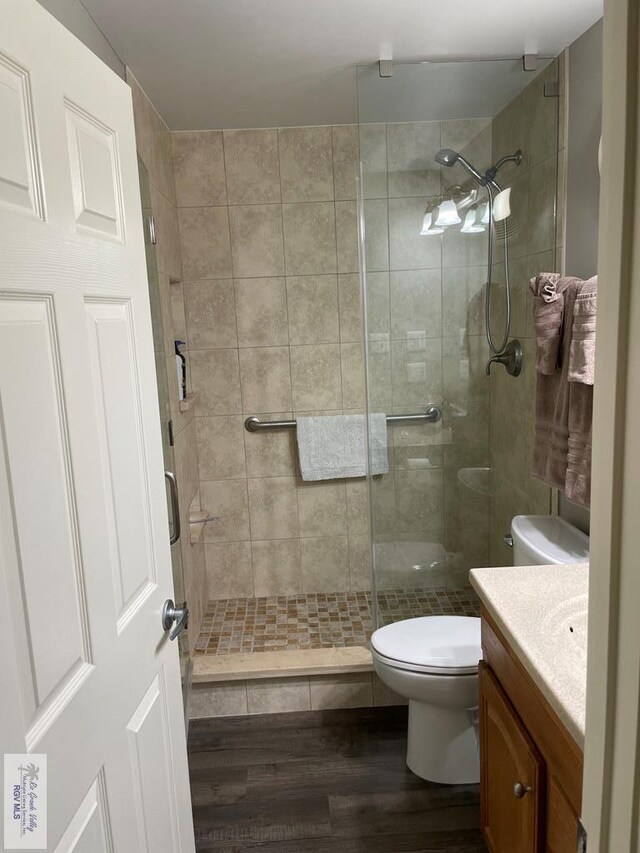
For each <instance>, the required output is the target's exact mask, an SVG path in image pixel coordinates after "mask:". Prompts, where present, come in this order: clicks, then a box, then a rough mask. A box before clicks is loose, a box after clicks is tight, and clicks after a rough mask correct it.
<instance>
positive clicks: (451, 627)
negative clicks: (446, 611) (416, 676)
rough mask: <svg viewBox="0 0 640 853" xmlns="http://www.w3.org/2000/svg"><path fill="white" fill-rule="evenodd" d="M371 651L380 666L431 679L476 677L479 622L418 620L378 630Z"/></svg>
mask: <svg viewBox="0 0 640 853" xmlns="http://www.w3.org/2000/svg"><path fill="white" fill-rule="evenodd" d="M371 650H372V653H373V654H374V656H375V657H377V658H378V659H379V660H380V661H381V662H382V663H386V664H387V665H388V666H391V667H395V668H396V669H405V670H409V671H410V672H424V673H427V674H430V675H449V676H451V675H453V676H460V675H476V674H477V672H478V661H480V660H481V659H482V647H481V639H480V619H478V618H476V617H473V616H419V617H417V618H415V619H404V620H402V621H401V622H393V623H392V624H390V625H385V626H384V627H383V628H378V630H377V631H374V633H373V635H372V637H371Z"/></svg>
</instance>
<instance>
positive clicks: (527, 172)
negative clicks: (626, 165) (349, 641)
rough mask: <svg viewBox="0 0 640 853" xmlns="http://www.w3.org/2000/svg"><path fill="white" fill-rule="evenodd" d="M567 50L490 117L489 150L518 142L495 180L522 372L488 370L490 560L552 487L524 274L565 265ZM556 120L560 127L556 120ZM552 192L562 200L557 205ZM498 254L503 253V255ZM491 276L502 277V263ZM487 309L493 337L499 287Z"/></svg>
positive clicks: (504, 559) (499, 152) (507, 554)
mask: <svg viewBox="0 0 640 853" xmlns="http://www.w3.org/2000/svg"><path fill="white" fill-rule="evenodd" d="M563 69H564V56H561V57H560V58H559V59H558V60H556V61H554V62H552V63H551V65H549V66H548V68H547V69H545V70H544V71H543V72H542V73H541V74H540V75H538V76H537V77H536V78H535V79H534V80H533V81H532V82H531V83H530V84H529V86H527V88H526V89H524V90H523V91H522V92H521V93H520V94H519V95H518V96H517V97H516V98H514V100H513V101H511V102H510V103H509V104H508V105H507V106H506V107H505V108H504V109H503V110H502V112H500V113H499V114H498V115H497V116H496V117H495V119H494V121H493V154H492V159H493V160H494V161H496V160H498V159H499V158H500V157H502V156H504V155H505V154H512V153H513V152H514V151H515V150H516V149H518V148H521V149H522V153H523V161H522V165H520V166H513V167H505V169H504V170H503V171H502V172H501V173H500V177H499V179H498V180H500V181H501V183H502V184H503V185H504V186H511V187H512V192H511V206H512V217H510V221H511V228H512V234H511V238H510V242H509V251H510V258H511V286H512V301H513V312H512V325H511V337H512V338H514V337H517V338H518V339H519V340H520V342H521V343H522V347H523V350H524V360H523V367H522V373H521V374H520V376H519V377H517V378H513V377H511V376H509V375H508V374H507V373H506V371H505V370H503V369H502V368H501V367H499V366H498V367H497V368H496V367H494V369H493V371H492V374H491V469H492V472H493V500H492V510H491V563H492V565H498V566H499V565H509V564H510V563H511V561H512V559H513V554H512V551H511V549H510V548H508V547H507V545H505V543H504V541H503V537H504V535H505V534H506V533H508V532H509V529H510V524H511V519H512V517H513V516H514V515H518V514H536V513H540V514H547V513H548V512H549V510H550V500H551V492H550V489H549V488H548V487H547V486H546V485H545V484H544V483H541V482H540V481H539V480H535V479H534V478H533V477H532V476H531V460H532V452H533V437H534V429H535V383H536V375H535V340H534V337H533V319H532V301H531V293H530V290H529V280H530V279H531V278H532V277H533V276H535V275H536V274H537V273H538V272H553V271H555V270H558V271H560V270H561V269H562V246H563V233H564V207H563V204H562V199H563V196H564V190H563V186H564V172H565V170H564V160H565V150H564V149H565V144H564V120H563V117H564V71H563ZM556 80H558V81H559V91H560V97H559V98H556V97H545V94H544V84H545V83H550V82H553V81H556ZM559 120H560V127H558V123H559ZM556 198H557V199H559V200H560V203H559V204H558V210H557V221H556V216H554V212H555V210H556ZM500 257H501V256H500ZM494 281H499V282H504V273H503V270H502V267H501V266H500V264H496V265H495V266H494ZM494 296H495V299H494V306H493V308H494V309H495V310H493V311H492V318H493V325H494V327H495V328H496V330H498V331H497V333H496V337H497V336H498V334H499V330H500V329H501V328H502V323H503V317H504V310H503V307H502V306H503V304H504V303H503V298H504V290H503V288H500V289H498V288H496V290H495V294H494Z"/></svg>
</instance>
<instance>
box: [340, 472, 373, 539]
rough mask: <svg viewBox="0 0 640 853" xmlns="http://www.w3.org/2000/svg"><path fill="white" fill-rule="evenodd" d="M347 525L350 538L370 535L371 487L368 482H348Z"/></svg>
mask: <svg viewBox="0 0 640 853" xmlns="http://www.w3.org/2000/svg"><path fill="white" fill-rule="evenodd" d="M346 493H347V523H348V526H349V536H359V535H363V536H364V535H368V533H369V486H368V484H367V481H366V480H364V479H362V480H354V479H351V480H347V482H346Z"/></svg>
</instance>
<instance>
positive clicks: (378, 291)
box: [364, 270, 391, 341]
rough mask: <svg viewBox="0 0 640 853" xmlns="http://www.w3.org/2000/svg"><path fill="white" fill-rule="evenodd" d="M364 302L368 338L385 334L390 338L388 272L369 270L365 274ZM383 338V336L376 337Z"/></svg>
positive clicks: (371, 338)
mask: <svg viewBox="0 0 640 853" xmlns="http://www.w3.org/2000/svg"><path fill="white" fill-rule="evenodd" d="M365 279H366V286H365V294H364V297H365V303H366V306H367V327H368V328H367V331H368V332H369V340H370V341H372V340H374V338H373V336H374V335H375V336H381V335H384V334H386V335H387V338H386V339H387V340H390V333H391V314H390V309H389V273H388V272H369V270H367V274H366V276H365ZM376 339H379V340H383V338H380V337H378V338H376Z"/></svg>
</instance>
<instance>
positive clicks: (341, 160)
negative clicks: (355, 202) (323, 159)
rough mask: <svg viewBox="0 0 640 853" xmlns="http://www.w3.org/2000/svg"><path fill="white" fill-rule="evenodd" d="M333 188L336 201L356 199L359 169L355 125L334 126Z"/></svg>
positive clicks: (356, 126)
mask: <svg viewBox="0 0 640 853" xmlns="http://www.w3.org/2000/svg"><path fill="white" fill-rule="evenodd" d="M332 133H333V188H334V195H335V198H336V201H337V200H339V199H356V198H357V197H358V196H357V191H356V175H357V174H358V168H359V159H360V153H359V148H360V145H359V139H358V125H357V124H341V125H334V127H333V128H332Z"/></svg>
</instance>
